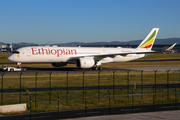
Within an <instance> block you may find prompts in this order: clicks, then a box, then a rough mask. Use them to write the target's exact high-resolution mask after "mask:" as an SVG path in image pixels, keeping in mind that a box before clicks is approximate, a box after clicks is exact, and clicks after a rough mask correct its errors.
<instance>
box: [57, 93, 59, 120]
mask: <svg viewBox="0 0 180 120" xmlns="http://www.w3.org/2000/svg"><path fill="white" fill-rule="evenodd" d="M57 97H58V99H57V101H58V112H57V119H59V94H58V93H57Z"/></svg>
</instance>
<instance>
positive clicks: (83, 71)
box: [82, 71, 85, 103]
mask: <svg viewBox="0 0 180 120" xmlns="http://www.w3.org/2000/svg"><path fill="white" fill-rule="evenodd" d="M84 74H85V71H83V94H82V96H83V103H84Z"/></svg>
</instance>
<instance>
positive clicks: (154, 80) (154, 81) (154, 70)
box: [154, 70, 157, 98]
mask: <svg viewBox="0 0 180 120" xmlns="http://www.w3.org/2000/svg"><path fill="white" fill-rule="evenodd" d="M156 72H157V70H154V84H155V87H154V89H155V98H156Z"/></svg>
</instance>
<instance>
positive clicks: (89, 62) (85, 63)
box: [76, 58, 95, 68]
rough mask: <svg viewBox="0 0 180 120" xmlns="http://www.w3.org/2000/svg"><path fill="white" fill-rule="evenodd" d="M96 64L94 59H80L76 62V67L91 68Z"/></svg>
mask: <svg viewBox="0 0 180 120" xmlns="http://www.w3.org/2000/svg"><path fill="white" fill-rule="evenodd" d="M94 64H95V62H94V59H93V58H79V59H77V61H76V66H77V67H78V68H91V67H93V66H94Z"/></svg>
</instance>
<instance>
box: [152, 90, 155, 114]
mask: <svg viewBox="0 0 180 120" xmlns="http://www.w3.org/2000/svg"><path fill="white" fill-rule="evenodd" d="M152 90H153V112H154V111H155V91H154V89H153V88H152Z"/></svg>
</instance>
